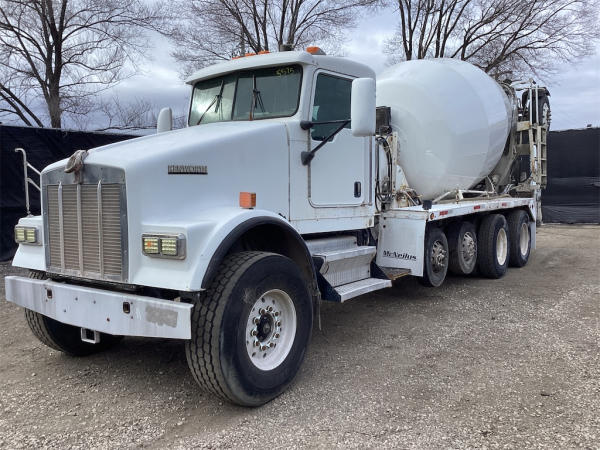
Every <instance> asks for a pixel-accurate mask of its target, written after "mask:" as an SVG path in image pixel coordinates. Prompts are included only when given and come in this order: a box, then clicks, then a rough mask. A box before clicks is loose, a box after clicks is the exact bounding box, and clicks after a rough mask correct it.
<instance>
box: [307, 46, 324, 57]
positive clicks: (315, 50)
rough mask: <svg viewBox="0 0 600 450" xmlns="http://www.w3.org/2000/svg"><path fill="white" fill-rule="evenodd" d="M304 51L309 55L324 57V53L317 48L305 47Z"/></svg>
mask: <svg viewBox="0 0 600 450" xmlns="http://www.w3.org/2000/svg"><path fill="white" fill-rule="evenodd" d="M306 51H307V52H308V53H310V54H311V55H325V54H326V53H325V52H324V51H323V50H321V49H320V48H319V47H307V48H306Z"/></svg>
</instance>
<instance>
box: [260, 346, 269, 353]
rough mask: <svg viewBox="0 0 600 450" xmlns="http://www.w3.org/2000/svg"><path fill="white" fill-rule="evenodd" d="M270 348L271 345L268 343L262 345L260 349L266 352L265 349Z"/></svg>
mask: <svg viewBox="0 0 600 450" xmlns="http://www.w3.org/2000/svg"><path fill="white" fill-rule="evenodd" d="M268 348H269V347H268V346H266V345H261V346H260V350H261V351H263V352H264V351H265V350H267V349H268Z"/></svg>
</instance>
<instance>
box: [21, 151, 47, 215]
mask: <svg viewBox="0 0 600 450" xmlns="http://www.w3.org/2000/svg"><path fill="white" fill-rule="evenodd" d="M15 152H21V154H22V155H23V182H24V183H25V207H26V208H27V215H28V216H31V211H30V209H29V185H30V184H32V185H33V187H35V188H36V189H37V190H38V191H39V192H40V193H41V192H42V190H41V188H40V187H41V185H42V174H41V173H40V171H39V170H37V169H36V168H35V167H33V166H32V165H31V164H29V163H28V162H27V154H26V153H25V150H24V149H22V148H15ZM27 169H31V170H33V171H34V172H35V173H36V174H37V175H38V176H39V177H40V180H39V184H37V183H36V182H35V181H33V180H32V179H31V178H29V176H28V175H27Z"/></svg>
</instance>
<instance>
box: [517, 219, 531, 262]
mask: <svg viewBox="0 0 600 450" xmlns="http://www.w3.org/2000/svg"><path fill="white" fill-rule="evenodd" d="M519 247H520V250H521V256H523V257H525V256H527V252H528V251H529V225H528V224H527V222H524V223H522V224H521V233H520V239H519Z"/></svg>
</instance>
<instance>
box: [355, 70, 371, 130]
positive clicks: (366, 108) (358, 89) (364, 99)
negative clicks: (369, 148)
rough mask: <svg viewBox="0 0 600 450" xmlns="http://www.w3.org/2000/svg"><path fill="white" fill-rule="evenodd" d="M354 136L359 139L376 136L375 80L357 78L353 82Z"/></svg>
mask: <svg viewBox="0 0 600 450" xmlns="http://www.w3.org/2000/svg"><path fill="white" fill-rule="evenodd" d="M350 118H351V120H352V122H351V125H350V126H351V128H352V135H354V136H357V137H365V136H373V135H374V134H375V80H374V79H373V78H357V79H356V80H354V81H352V102H351V106H350Z"/></svg>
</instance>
